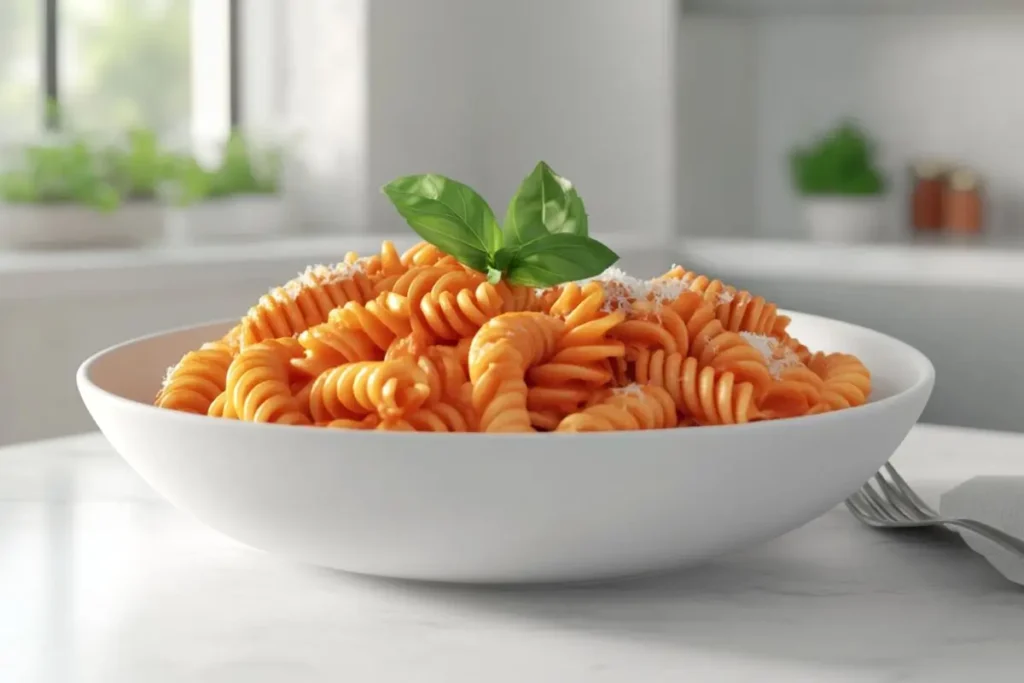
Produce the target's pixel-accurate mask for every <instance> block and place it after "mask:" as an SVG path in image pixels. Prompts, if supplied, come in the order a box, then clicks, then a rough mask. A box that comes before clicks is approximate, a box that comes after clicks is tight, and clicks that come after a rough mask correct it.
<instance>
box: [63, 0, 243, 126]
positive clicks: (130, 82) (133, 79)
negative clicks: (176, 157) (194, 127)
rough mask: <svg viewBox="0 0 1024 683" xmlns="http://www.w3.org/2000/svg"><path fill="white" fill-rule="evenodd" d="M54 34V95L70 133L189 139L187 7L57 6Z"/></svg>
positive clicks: (168, 2) (122, 2)
mask: <svg viewBox="0 0 1024 683" xmlns="http://www.w3.org/2000/svg"><path fill="white" fill-rule="evenodd" d="M57 28H58V49H57V54H58V91H57V92H58V98H59V101H60V104H61V112H62V115H63V116H64V117H65V123H66V124H67V125H70V126H72V127H74V128H76V129H82V130H90V131H91V130H102V129H104V128H109V127H113V128H118V129H124V128H129V127H133V126H143V125H144V126H147V127H151V128H153V129H154V130H156V131H158V132H160V133H161V134H162V135H166V136H172V137H184V136H185V135H186V134H187V132H188V130H189V124H190V119H191V94H192V93H191V82H192V73H191V71H192V69H191V62H190V51H191V50H190V48H191V40H190V39H191V33H192V32H191V28H190V2H189V0H61V1H60V2H59V3H58V13H57ZM225 39H226V37H225ZM225 42H226V40H225Z"/></svg>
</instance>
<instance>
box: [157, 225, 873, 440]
mask: <svg viewBox="0 0 1024 683" xmlns="http://www.w3.org/2000/svg"><path fill="white" fill-rule="evenodd" d="M788 326H789V318H787V317H786V316H784V315H780V314H779V312H778V309H777V307H776V306H775V304H774V303H771V302H769V301H766V300H765V299H763V298H762V297H759V296H755V295H753V294H750V293H749V292H745V291H742V290H738V289H736V288H734V287H731V286H729V285H726V284H725V283H723V282H721V281H720V280H715V279H711V278H708V277H705V276H702V275H699V274H697V273H693V272H691V271H688V270H686V269H684V268H681V267H678V266H676V267H674V268H673V269H672V270H670V271H668V272H667V273H665V274H664V275H662V276H660V277H657V278H653V279H651V280H638V279H636V278H632V277H630V276H628V275H626V274H625V273H623V272H622V271H619V270H616V269H609V270H608V271H606V272H605V273H604V274H603V275H601V276H599V277H596V278H593V279H591V280H588V281H584V282H570V283H566V284H564V285H559V286H555V287H549V288H542V289H539V290H534V289H533V288H530V287H521V286H510V285H508V284H507V283H505V282H503V281H499V282H497V284H493V281H491V282H489V281H488V279H487V277H486V276H485V275H484V274H482V273H479V272H477V271H475V270H472V269H470V268H468V267H466V266H464V265H462V264H461V263H459V262H458V261H457V260H456V259H455V258H453V257H452V256H449V255H448V254H445V253H444V252H442V251H441V250H440V249H438V248H437V247H435V246H433V245H430V244H427V243H421V244H418V245H416V246H414V247H413V248H412V249H409V250H408V251H406V252H405V253H403V254H399V253H398V251H397V250H396V249H395V247H394V245H393V244H391V243H390V242H385V243H384V244H383V246H382V247H381V250H380V253H378V254H373V255H370V256H367V257H363V258H360V257H359V256H358V255H356V254H353V253H349V254H347V255H346V256H345V257H344V259H343V260H342V261H341V262H340V263H338V264H337V265H335V266H315V267H311V268H309V269H307V270H306V271H305V272H304V273H302V274H301V275H300V276H299V277H297V278H295V279H294V280H292V281H290V282H288V283H287V284H285V285H283V286H281V287H278V288H276V289H273V290H271V292H270V293H269V294H267V295H265V296H264V297H262V298H261V299H260V300H259V301H258V302H257V303H256V304H255V305H254V306H253V307H252V308H251V309H250V310H249V312H248V313H247V314H246V315H245V316H244V317H243V318H242V319H241V321H240V322H239V323H238V325H236V326H235V327H234V328H232V329H231V330H230V331H229V332H228V333H227V334H225V335H224V336H223V337H221V338H220V339H219V340H216V341H211V342H209V343H207V344H204V345H203V346H202V347H201V348H199V349H197V350H195V351H190V352H189V353H187V354H185V356H184V357H182V359H181V360H180V361H179V362H178V363H177V364H176V365H175V366H174V367H173V368H171V369H170V370H169V371H168V374H167V377H166V378H165V380H164V383H163V386H162V387H161V389H160V391H159V393H158V394H157V396H156V399H155V404H156V405H157V406H160V407H162V408H167V409H172V410H179V411H183V412H191V413H196V414H200V415H206V416H210V417H217V418H222V419H236V420H242V421H251V422H276V423H280V424H290V425H311V426H316V427H322V428H330V429H354V430H386V431H417V432H426V431H430V432H469V431H480V432H495V433H497V432H538V431H539V432H594V431H611V430H635V429H667V428H674V427H685V428H690V427H700V426H704V425H729V424H742V423H746V422H753V421H759V420H772V419H780V418H792V417H798V416H801V415H813V414H817V413H823V412H830V411H834V410H842V409H847V408H855V407H857V406H860V405H862V404H864V403H865V402H866V401H867V400H868V398H869V396H870V392H871V375H870V373H869V371H868V369H867V368H866V367H865V366H864V364H863V363H862V362H861V361H860V360H859V359H858V358H856V357H855V356H851V355H847V354H842V353H828V354H826V353H812V352H811V351H810V350H809V349H808V348H807V347H806V346H805V345H803V344H802V343H800V341H799V340H797V339H795V338H794V337H793V336H791V334H790V333H789V328H788Z"/></svg>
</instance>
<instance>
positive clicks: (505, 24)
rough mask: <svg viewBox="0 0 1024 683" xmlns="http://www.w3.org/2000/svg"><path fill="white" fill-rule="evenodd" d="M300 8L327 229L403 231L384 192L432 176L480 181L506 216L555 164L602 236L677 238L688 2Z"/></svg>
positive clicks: (332, 2)
mask: <svg viewBox="0 0 1024 683" xmlns="http://www.w3.org/2000/svg"><path fill="white" fill-rule="evenodd" d="M289 6H290V7H291V8H292V10H291V12H290V16H289V21H288V22H287V23H288V24H289V26H288V27H287V35H288V38H289V48H288V51H287V52H288V55H289V63H290V68H289V69H288V71H287V78H288V80H289V83H288V84H287V85H286V88H285V91H286V92H287V93H288V94H287V97H288V99H289V110H290V112H291V115H290V120H291V122H292V123H293V125H295V126H296V127H297V128H301V129H303V130H304V131H306V134H305V144H304V146H303V147H302V154H303V157H304V161H305V165H306V167H307V168H306V169H305V171H306V172H305V174H304V175H303V176H302V178H301V183H300V184H301V185H302V186H303V195H304V197H303V199H304V201H305V203H306V205H307V212H306V213H307V218H308V219H309V220H310V221H311V222H312V223H313V224H314V225H316V226H317V227H318V228H319V229H324V230H338V229H341V230H345V231H350V232H362V231H367V230H369V231H374V232H390V231H393V230H395V229H396V228H397V227H398V225H399V222H398V219H397V218H396V217H395V214H394V211H393V210H392V209H391V208H390V206H389V205H388V204H387V202H386V201H385V200H384V198H383V197H381V196H380V194H379V192H378V188H379V186H380V185H381V184H383V183H385V182H387V181H388V180H390V179H391V178H393V177H395V176H397V175H400V174H406V173H414V172H423V171H437V172H441V173H445V174H449V175H452V176H455V177H457V178H459V179H462V180H465V181H466V182H469V183H470V184H472V185H474V186H475V187H477V188H478V189H480V190H481V191H482V192H483V193H484V194H485V195H486V196H487V197H488V198H490V199H491V200H492V203H493V204H495V205H496V206H495V209H496V212H497V213H499V214H501V213H503V212H504V205H505V203H506V202H507V199H508V198H509V196H510V195H511V193H512V192H513V191H514V189H515V187H516V185H517V184H518V182H519V180H520V179H521V178H522V177H523V176H524V175H525V174H526V173H527V172H528V171H529V170H530V169H531V168H532V167H533V165H534V164H536V162H537V161H539V160H540V159H545V160H547V161H548V162H549V163H551V164H552V165H553V166H554V168H555V169H557V170H558V171H560V172H561V173H563V174H565V175H566V176H568V177H570V178H571V179H572V180H573V181H574V182H575V183H576V184H577V186H578V187H579V188H580V191H581V193H582V194H583V197H584V199H585V200H586V202H587V208H588V210H589V211H590V213H591V224H592V225H593V226H594V227H595V229H596V230H599V231H605V232H607V231H614V232H618V231H624V230H630V231H635V232H636V233H637V234H638V235H643V236H644V238H645V239H650V240H660V239H667V238H668V237H669V236H670V235H671V234H672V233H673V213H674V208H675V207H674V203H675V200H674V197H675V194H676V182H675V180H674V161H675V152H674V144H673V140H674V138H675V133H676V123H675V121H676V115H675V106H674V105H675V99H674V95H675V84H676V80H675V65H676V60H675V39H676V33H677V32H676V27H677V26H678V18H677V17H676V13H677V9H678V8H677V3H676V2H674V0H645V1H644V2H641V3H637V2H632V1H631V0H520V1H519V2H492V1H488V2H479V1H477V0H432V1H431V2H423V1H422V0H373V1H372V2H370V1H369V0H308V1H305V2H302V3H290V5H289ZM361 22H362V23H361ZM351 41H355V45H356V47H352V46H351V45H349V43H350V42H351ZM353 65H354V66H353ZM353 69H355V70H356V71H358V72H359V73H361V74H362V77H360V76H359V74H358V73H352V71H353Z"/></svg>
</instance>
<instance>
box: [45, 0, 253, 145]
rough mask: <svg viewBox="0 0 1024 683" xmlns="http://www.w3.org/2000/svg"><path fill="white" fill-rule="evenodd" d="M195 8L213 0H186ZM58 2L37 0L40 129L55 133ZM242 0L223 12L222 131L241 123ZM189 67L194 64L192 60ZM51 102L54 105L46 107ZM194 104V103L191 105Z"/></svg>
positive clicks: (230, 0)
mask: <svg viewBox="0 0 1024 683" xmlns="http://www.w3.org/2000/svg"><path fill="white" fill-rule="evenodd" d="M190 2H191V4H192V5H193V10H194V9H195V6H196V3H204V5H203V6H204V7H209V6H210V5H213V4H215V2H216V0H190ZM60 4H61V0H41V2H40V8H41V12H42V29H43V36H42V38H43V39H42V41H40V42H41V48H42V53H43V54H42V60H41V67H42V93H41V94H42V98H43V102H42V104H43V106H42V107H41V112H42V117H43V121H42V123H43V130H44V131H47V132H59V131H60V130H61V129H62V122H61V120H60V104H61V87H60V86H61V74H60V28H61V27H60ZM248 9H250V7H246V8H244V9H243V7H242V0H226V12H227V36H225V40H226V43H227V65H226V66H227V81H228V93H227V97H228V104H227V114H228V116H227V119H228V120H227V121H225V122H224V126H223V127H224V132H225V134H226V133H227V132H228V131H230V130H231V129H234V128H240V127H241V126H242V125H244V122H245V119H246V117H245V115H244V109H245V106H244V104H243V99H242V98H243V88H242V74H243V53H244V52H245V50H244V34H245V28H244V25H243V24H244V17H245V14H246V11H245V10H248ZM193 69H195V65H194V63H193ZM51 103H53V104H54V105H56V106H50V104H51ZM193 106H195V105H193Z"/></svg>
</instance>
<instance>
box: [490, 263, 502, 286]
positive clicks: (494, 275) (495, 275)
mask: <svg viewBox="0 0 1024 683" xmlns="http://www.w3.org/2000/svg"><path fill="white" fill-rule="evenodd" d="M502 275H504V273H502V272H501V271H500V270H498V269H497V268H491V267H488V268H487V281H488V282H489V283H491V284H492V285H496V284H498V283H499V282H501V276H502Z"/></svg>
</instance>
